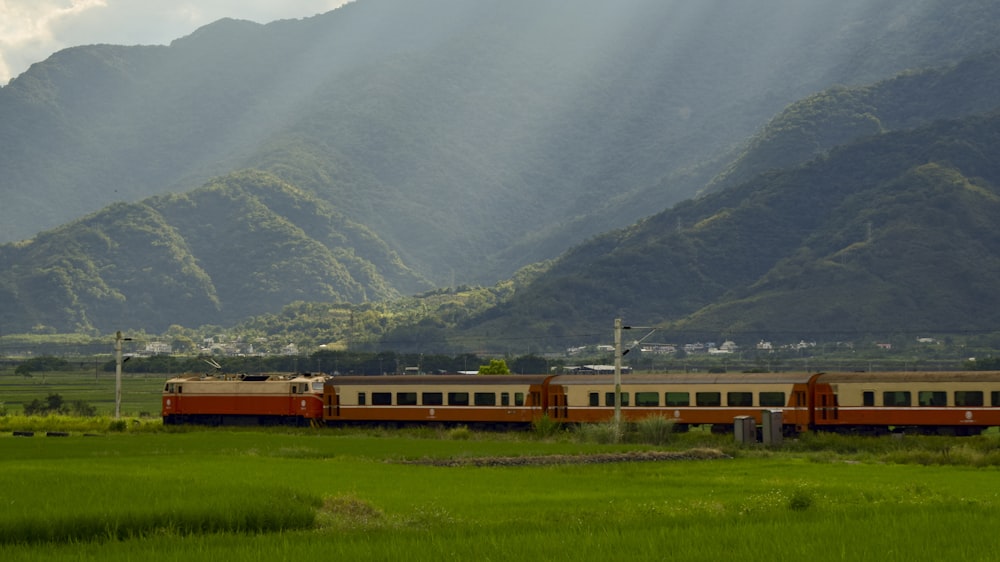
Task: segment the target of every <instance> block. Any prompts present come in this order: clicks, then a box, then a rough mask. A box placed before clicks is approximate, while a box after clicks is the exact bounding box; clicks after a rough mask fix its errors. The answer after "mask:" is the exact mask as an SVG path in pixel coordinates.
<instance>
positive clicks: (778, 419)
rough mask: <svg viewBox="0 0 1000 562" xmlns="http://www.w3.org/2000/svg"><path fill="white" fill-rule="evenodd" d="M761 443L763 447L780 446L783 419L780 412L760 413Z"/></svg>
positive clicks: (766, 411)
mask: <svg viewBox="0 0 1000 562" xmlns="http://www.w3.org/2000/svg"><path fill="white" fill-rule="evenodd" d="M760 419H761V424H760V426H761V430H762V435H761V441H762V442H763V443H764V444H765V445H781V440H782V431H781V429H782V426H783V425H784V423H785V417H784V414H783V413H782V411H781V410H764V411H762V412H761V413H760Z"/></svg>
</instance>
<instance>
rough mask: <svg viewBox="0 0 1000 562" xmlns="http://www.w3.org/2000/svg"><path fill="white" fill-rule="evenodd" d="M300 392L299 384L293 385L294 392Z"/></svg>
mask: <svg viewBox="0 0 1000 562" xmlns="http://www.w3.org/2000/svg"><path fill="white" fill-rule="evenodd" d="M298 393H299V385H297V384H293V385H292V394H298Z"/></svg>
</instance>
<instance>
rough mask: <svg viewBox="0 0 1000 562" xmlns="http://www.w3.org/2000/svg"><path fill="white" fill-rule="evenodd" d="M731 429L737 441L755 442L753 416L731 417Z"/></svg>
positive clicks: (755, 429) (755, 424)
mask: <svg viewBox="0 0 1000 562" xmlns="http://www.w3.org/2000/svg"><path fill="white" fill-rule="evenodd" d="M733 431H734V433H735V435H736V442H737V443H756V442H757V420H755V419H753V416H736V417H735V418H733Z"/></svg>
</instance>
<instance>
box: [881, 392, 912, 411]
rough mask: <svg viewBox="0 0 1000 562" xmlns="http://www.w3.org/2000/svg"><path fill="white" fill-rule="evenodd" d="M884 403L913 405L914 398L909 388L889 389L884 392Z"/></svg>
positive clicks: (890, 405) (889, 405) (887, 404)
mask: <svg viewBox="0 0 1000 562" xmlns="http://www.w3.org/2000/svg"><path fill="white" fill-rule="evenodd" d="M882 405H883V406H886V407H893V406H895V407H905V406H912V405H913V399H912V397H911V396H910V391H909V390H889V391H886V392H883V393H882Z"/></svg>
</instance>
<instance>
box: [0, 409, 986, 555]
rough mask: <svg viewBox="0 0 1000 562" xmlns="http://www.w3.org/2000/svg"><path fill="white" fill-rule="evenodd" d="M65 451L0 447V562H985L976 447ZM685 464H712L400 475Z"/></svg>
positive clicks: (249, 439)
mask: <svg viewBox="0 0 1000 562" xmlns="http://www.w3.org/2000/svg"><path fill="white" fill-rule="evenodd" d="M0 420H2V418H0ZM68 433H69V435H68V436H66V437H58V438H56V437H44V436H42V434H36V435H35V436H34V437H13V436H12V433H5V434H4V435H3V436H0V451H2V452H3V454H2V457H0V505H3V506H4V509H3V510H0V559H3V560H5V561H13V560H38V559H45V560H102V561H104V560H134V559H139V558H141V559H142V560H145V561H159V560H209V559H225V560H227V561H228V560H274V559H282V560H291V559H295V560H310V561H311V560H315V561H320V560H325V559H354V560H394V559H405V560H442V559H444V560H471V559H478V560H515V559H516V560H522V559H525V558H528V559H544V560H574V561H585V560H609V559H610V560H624V559H630V560H634V559H643V560H656V559H662V560H713V561H715V560H728V559H736V558H739V559H743V560H799V559H802V558H803V557H806V556H808V557H809V558H811V559H814V560H859V559H879V560H909V561H912V560H932V559H942V558H948V559H952V558H960V559H963V560H992V559H994V558H995V557H996V556H995V548H996V547H995V539H994V538H993V537H994V530H995V529H996V527H997V525H998V524H1000V496H998V493H1000V491H998V490H1000V486H998V484H1000V474H998V472H997V468H996V465H995V464H992V463H978V464H977V463H957V462H954V461H955V459H954V458H953V457H955V456H956V455H958V453H957V451H960V450H961V451H965V452H963V453H962V454H964V455H967V456H971V455H973V452H975V454H976V455H979V456H980V457H983V458H989V455H990V454H992V453H991V452H990V451H993V450H996V449H997V436H996V435H991V436H987V437H982V438H976V439H970V440H951V441H946V440H933V439H931V440H925V439H923V438H912V439H911V438H910V437H907V438H906V439H905V440H900V441H899V442H894V441H890V440H883V441H877V442H874V443H877V444H876V445H871V443H872V442H871V441H864V440H855V441H851V440H844V441H837V440H833V439H830V438H819V439H814V440H812V441H810V440H803V441H802V442H797V443H789V444H788V445H787V446H786V447H785V448H783V449H782V450H779V451H773V450H764V449H760V448H754V447H736V446H735V445H733V444H732V443H731V439H725V438H720V437H719V436H711V435H707V434H705V435H700V436H699V435H691V436H684V437H683V438H680V439H678V440H675V441H673V442H672V443H671V444H670V445H669V446H666V447H660V448H654V447H650V446H641V445H604V444H598V443H593V442H581V441H579V440H577V439H574V438H573V437H572V436H569V435H567V434H563V433H560V434H558V435H556V436H555V437H554V438H548V439H538V438H535V437H533V436H531V435H523V434H519V435H509V434H499V435H496V434H493V435H491V434H479V433H474V432H473V433H472V434H468V432H467V434H465V435H462V436H458V435H454V436H453V435H450V434H449V433H448V432H435V431H429V430H417V431H411V432H405V431H404V432H390V431H343V430H318V431H313V430H301V431H255V430H242V431H218V430H193V431H179V432H166V431H162V430H160V431H133V430H131V429H128V430H125V431H122V432H106V433H101V434H100V435H92V436H89V437H88V436H85V435H87V434H85V433H78V432H75V431H70V432H68ZM824 441H826V442H825V443H824ZM694 447H698V448H702V449H706V448H707V449H712V450H714V451H716V453H717V454H715V455H709V456H705V457H697V456H694V455H692V456H685V457H683V458H682V459H681V460H653V461H644V462H612V463H587V462H574V463H550V464H534V463H530V462H529V463H521V464H502V463H501V464H489V463H487V464H485V465H484V464H482V463H470V462H466V463H433V462H418V463H414V462H412V461H425V460H447V459H480V458H489V457H498V458H506V457H512V456H517V457H530V458H535V457H547V456H553V455H560V456H566V457H575V458H581V457H582V458H586V457H587V456H593V455H606V454H611V453H623V452H627V451H635V450H641V451H652V450H664V449H667V448H669V449H673V450H685V449H690V448H694ZM852 449H854V450H853V451H852ZM905 450H912V451H914V454H912V455H910V456H906V455H903V454H902V453H901V451H905ZM894 455H895V456H894ZM650 457H652V455H651V456H650ZM949 458H951V460H952V462H947V459H949ZM887 459H888V460H887Z"/></svg>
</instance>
